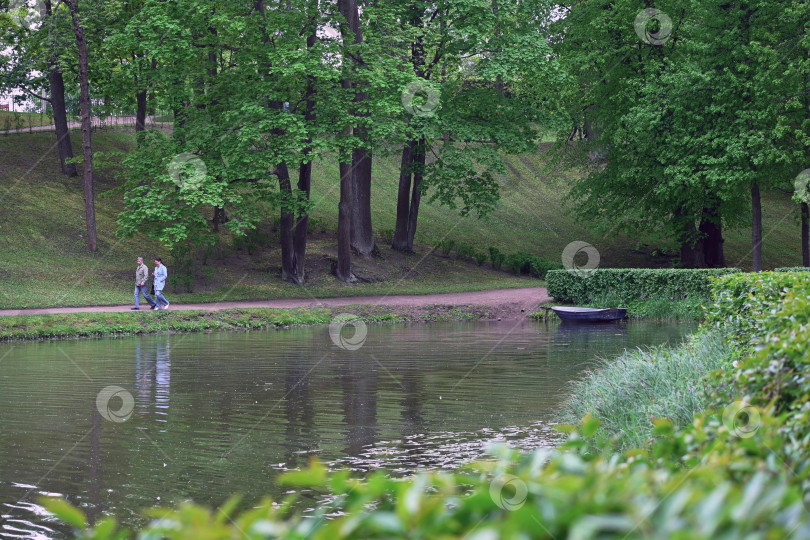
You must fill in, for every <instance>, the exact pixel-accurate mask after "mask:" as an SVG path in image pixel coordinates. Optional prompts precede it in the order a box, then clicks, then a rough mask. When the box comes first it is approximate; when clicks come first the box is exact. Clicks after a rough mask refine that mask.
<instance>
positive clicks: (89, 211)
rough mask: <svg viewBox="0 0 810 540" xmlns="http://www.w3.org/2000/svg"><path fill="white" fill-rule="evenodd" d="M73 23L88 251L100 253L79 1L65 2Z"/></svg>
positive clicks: (85, 57) (85, 60)
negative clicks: (80, 120) (97, 237)
mask: <svg viewBox="0 0 810 540" xmlns="http://www.w3.org/2000/svg"><path fill="white" fill-rule="evenodd" d="M65 3H66V4H67V6H68V9H69V10H70V15H71V19H72V21H73V33H74V35H75V36H76V46H77V48H78V50H79V104H80V105H81V111H82V150H83V153H84V211H85V220H86V222H87V249H89V250H90V251H98V242H97V240H96V209H95V196H94V194H93V144H92V140H91V129H92V125H91V120H92V118H91V116H90V114H91V112H90V80H89V76H88V57H87V41H86V40H85V36H84V28H83V27H82V25H81V21H79V0H67V1H66V2H65Z"/></svg>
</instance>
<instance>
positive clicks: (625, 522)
mask: <svg viewBox="0 0 810 540" xmlns="http://www.w3.org/2000/svg"><path fill="white" fill-rule="evenodd" d="M773 422H774V421H773V420H772V419H771V418H769V417H767V416H765V417H764V418H763V422H762V427H761V429H760V430H759V431H758V432H757V433H756V434H755V436H754V437H752V438H751V439H748V440H750V441H751V444H750V445H742V444H740V439H739V438H735V437H734V436H733V435H732V434H730V433H729V432H728V431H726V430H724V429H723V426H722V424H719V423H718V422H717V420H716V416H715V417H709V418H707V419H705V420H703V419H700V420H698V421H697V422H696V424H697V425H696V426H689V428H688V429H687V430H685V432H684V433H676V432H675V431H674V430H673V428H672V426H671V425H670V424H669V423H668V422H666V421H659V422H657V423H656V426H655V432H656V435H657V437H658V439H657V441H656V444H655V446H654V448H653V449H652V450H651V452H650V454H649V455H645V454H642V453H628V454H625V455H624V456H605V457H603V456H601V455H598V454H592V453H588V452H587V451H586V448H588V445H589V443H590V440H589V439H590V437H591V436H592V434H593V433H594V432H596V431H597V430H598V428H599V422H598V421H596V420H594V419H592V418H591V419H588V418H586V420H585V422H584V423H583V424H582V429H581V432H580V433H573V434H572V436H571V438H570V440H569V441H568V442H566V443H565V444H563V445H562V447H561V448H560V450H561V451H549V450H538V451H535V452H533V453H530V454H527V455H523V456H519V455H517V454H516V453H515V452H514V451H512V450H510V449H508V448H506V447H504V446H499V447H494V448H492V450H491V452H492V453H493V455H494V457H495V458H496V459H493V460H490V461H486V462H480V463H476V464H473V465H471V466H468V467H467V468H466V469H465V470H464V471H461V472H452V473H450V472H423V473H419V474H417V475H416V476H414V477H412V478H408V479H396V478H391V477H389V476H388V475H387V474H386V473H385V472H383V471H377V472H374V473H372V474H371V475H370V476H369V477H368V478H367V479H366V480H365V481H359V480H356V479H353V478H351V476H350V473H349V471H341V472H335V473H329V472H328V471H327V470H326V468H325V467H324V466H323V465H321V464H319V463H317V462H315V463H313V464H312V465H311V466H310V467H309V468H308V469H306V470H302V471H293V472H289V473H286V474H285V475H284V476H283V477H282V482H283V483H284V484H286V485H288V486H291V487H293V488H309V489H314V490H316V492H319V493H324V494H326V495H327V497H325V498H328V499H329V500H330V501H331V502H329V503H325V504H324V505H323V506H322V507H321V508H319V510H318V511H317V512H316V513H315V515H314V516H311V517H303V516H301V515H300V514H297V513H295V512H294V511H293V510H292V500H293V498H292V497H294V496H290V497H288V498H287V499H285V500H284V501H282V502H281V504H279V505H273V504H272V502H271V501H270V500H265V501H262V502H261V503H260V504H259V505H257V506H253V507H251V508H248V509H247V510H245V511H244V512H242V513H239V512H238V511H237V508H238V506H239V505H238V503H239V501H238V499H235V498H234V499H231V500H229V501H228V502H226V503H225V504H224V505H223V506H222V507H221V508H219V509H218V510H216V511H212V510H210V509H207V508H204V507H201V506H198V505H194V504H191V503H183V504H181V505H180V506H179V507H177V508H175V509H171V508H170V509H152V510H148V511H147V512H146V514H147V516H148V517H150V518H151V520H152V521H150V522H149V523H148V524H147V525H146V526H145V527H144V528H143V529H142V530H141V531H140V532H139V534H138V538H139V539H143V540H147V539H165V540H190V539H197V538H205V539H207V540H232V539H234V538H246V539H256V540H258V539H269V538H285V539H301V540H303V539H305V538H306V539H312V540H327V539H328V540H340V539H355V538H356V539H361V538H362V539H366V538H368V539H376V538H379V539H383V538H385V539H393V538H402V539H405V538H446V539H451V538H469V539H470V540H488V539H494V538H504V539H506V538H509V539H512V538H515V539H518V538H569V539H593V538H617V539H619V538H623V539H626V538H630V539H637V538H638V539H640V538H684V539H686V538H689V539H690V540H691V539H714V538H806V537H807V536H808V535H809V534H810V513H808V512H807V511H806V510H804V508H803V505H802V492H801V489H800V486H799V485H798V483H797V482H796V481H795V479H794V477H792V476H791V475H788V474H784V471H780V470H779V467H780V465H781V464H779V463H770V464H766V465H765V466H763V465H761V463H763V462H764V460H763V459H762V457H763V455H766V454H767V453H768V452H770V451H769V450H768V448H771V447H773V448H779V446H778V445H780V444H781V443H782V442H783V440H782V439H781V438H780V436H779V434H778V432H777V431H776V430H775V429H773ZM718 424H719V426H720V427H719V428H716V427H715V426H717V425H718ZM706 434H708V435H709V436H711V437H713V444H712V445H711V450H710V451H708V452H703V449H704V448H705V446H701V445H697V446H696V444H695V441H699V440H701V438H705V436H706ZM749 446H750V448H749ZM690 454H691V455H690ZM695 454H697V455H695ZM684 455H688V456H690V457H689V462H690V465H689V467H688V468H687V467H684V466H683V464H682V463H680V462H679V461H680V458H681V457H683V456H684ZM43 505H44V506H45V507H46V509H48V510H49V511H50V512H51V513H53V514H54V515H56V517H57V518H59V519H61V520H62V521H64V522H66V523H68V524H69V525H71V526H72V527H74V528H75V529H76V530H77V534H76V537H77V538H82V539H85V540H109V539H113V538H115V539H124V538H131V537H132V535H131V534H130V533H128V532H127V531H119V530H118V528H117V524H116V523H115V520H114V518H112V517H105V518H103V519H102V520H101V521H99V522H98V523H97V524H96V525H95V527H93V528H88V521H87V518H86V517H85V516H84V514H83V512H82V511H81V510H79V509H77V508H75V507H73V506H71V505H70V504H68V503H66V502H64V501H61V500H53V499H51V500H45V501H43ZM327 516H328V517H327Z"/></svg>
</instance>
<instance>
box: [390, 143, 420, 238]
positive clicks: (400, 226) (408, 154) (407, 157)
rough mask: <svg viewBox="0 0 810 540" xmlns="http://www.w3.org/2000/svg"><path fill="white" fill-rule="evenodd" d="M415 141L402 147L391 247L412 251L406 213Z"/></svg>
mask: <svg viewBox="0 0 810 540" xmlns="http://www.w3.org/2000/svg"><path fill="white" fill-rule="evenodd" d="M415 146H416V141H408V142H406V143H405V146H403V147H402V161H401V162H400V166H399V190H398V191H397V218H396V224H395V226H394V238H393V240H392V242H391V248H393V249H395V250H397V251H406V252H407V251H413V246H412V245H409V243H408V238H410V235H409V234H408V223H409V220H408V214H409V210H410V204H411V200H410V199H411V195H410V194H411V175H412V174H413V171H412V166H411V163H412V161H413V149H414V147H415Z"/></svg>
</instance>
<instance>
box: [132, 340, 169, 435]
mask: <svg viewBox="0 0 810 540" xmlns="http://www.w3.org/2000/svg"><path fill="white" fill-rule="evenodd" d="M164 339H165V340H166V341H162V342H158V343H152V344H150V345H149V346H148V347H146V346H144V345H143V344H142V343H140V342H139V343H136V344H135V385H134V386H135V403H136V406H137V407H138V412H139V413H140V414H141V415H144V416H152V417H154V418H155V420H156V421H158V422H166V421H167V417H168V414H169V394H170V391H171V378H172V362H171V358H170V355H169V343H168V338H164Z"/></svg>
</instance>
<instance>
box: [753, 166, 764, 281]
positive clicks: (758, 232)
mask: <svg viewBox="0 0 810 540" xmlns="http://www.w3.org/2000/svg"><path fill="white" fill-rule="evenodd" d="M751 217H752V227H751V267H752V269H753V270H754V272H762V198H761V197H760V194H759V184H758V183H757V182H756V181H755V182H754V183H753V184H752V185H751Z"/></svg>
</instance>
